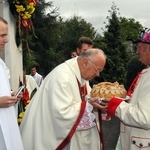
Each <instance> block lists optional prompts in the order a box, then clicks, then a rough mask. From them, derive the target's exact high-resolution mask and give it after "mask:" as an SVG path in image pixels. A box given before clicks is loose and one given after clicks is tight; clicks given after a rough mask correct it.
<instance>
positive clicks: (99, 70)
mask: <svg viewBox="0 0 150 150" xmlns="http://www.w3.org/2000/svg"><path fill="white" fill-rule="evenodd" d="M88 59H89V61H90V62H91V64H92V66H93V67H94V69H95V71H96V73H101V72H102V71H103V70H102V69H97V67H96V66H95V65H94V64H93V62H92V60H91V59H90V58H88Z"/></svg>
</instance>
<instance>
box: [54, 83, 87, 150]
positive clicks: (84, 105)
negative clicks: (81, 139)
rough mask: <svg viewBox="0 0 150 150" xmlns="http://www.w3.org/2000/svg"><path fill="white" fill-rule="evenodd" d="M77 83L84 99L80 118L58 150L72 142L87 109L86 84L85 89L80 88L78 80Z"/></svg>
mask: <svg viewBox="0 0 150 150" xmlns="http://www.w3.org/2000/svg"><path fill="white" fill-rule="evenodd" d="M77 82H78V86H79V91H80V96H81V99H82V103H81V109H80V112H79V116H78V118H77V120H76V122H75V123H74V125H73V127H72V129H71V130H70V132H69V134H68V135H67V137H66V138H65V139H64V140H63V141H62V143H61V144H60V145H59V146H58V147H57V148H56V150H62V149H63V148H65V147H66V145H67V144H68V143H69V142H70V140H71V138H72V136H73V134H74V133H75V131H76V128H77V126H78V124H79V122H80V120H81V118H82V116H83V113H84V110H85V107H86V101H85V95H87V88H86V84H85V85H84V86H83V87H80V84H79V81H78V80H77Z"/></svg>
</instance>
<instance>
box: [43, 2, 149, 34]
mask: <svg viewBox="0 0 150 150" xmlns="http://www.w3.org/2000/svg"><path fill="white" fill-rule="evenodd" d="M48 1H51V0H46V2H48ZM52 2H53V5H54V7H58V8H59V9H58V13H59V14H60V16H61V17H62V18H63V19H64V20H66V19H70V18H71V17H73V16H74V15H76V16H79V17H81V18H83V19H85V21H86V22H89V23H91V24H92V26H93V27H94V28H95V30H97V32H98V33H100V34H101V33H102V29H101V28H104V27H105V25H104V22H106V23H107V19H106V18H107V16H110V13H109V12H108V10H111V6H112V4H113V2H114V3H115V5H116V6H117V8H119V12H120V17H126V18H134V19H135V21H139V22H140V24H142V26H143V27H147V28H150V0H113V1H112V0H52Z"/></svg>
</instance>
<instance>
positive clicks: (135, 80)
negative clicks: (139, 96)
mask: <svg viewBox="0 0 150 150" xmlns="http://www.w3.org/2000/svg"><path fill="white" fill-rule="evenodd" d="M141 73H142V72H139V73H138V74H137V76H136V77H135V78H134V80H133V82H132V83H131V85H130V87H129V89H128V91H127V95H128V96H130V97H131V96H132V93H133V91H134V89H135V87H136V85H137V81H138V79H139V77H140V76H141Z"/></svg>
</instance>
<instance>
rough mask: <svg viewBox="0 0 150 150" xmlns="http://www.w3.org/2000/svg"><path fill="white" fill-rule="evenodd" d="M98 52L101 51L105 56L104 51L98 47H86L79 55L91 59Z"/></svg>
mask: <svg viewBox="0 0 150 150" xmlns="http://www.w3.org/2000/svg"><path fill="white" fill-rule="evenodd" d="M99 52H100V53H102V54H103V55H104V57H105V58H106V55H105V53H104V51H103V50H101V49H98V48H92V49H88V50H86V51H84V52H83V53H81V54H80V57H89V58H90V59H91V60H92V59H93V58H94V57H95V56H96V55H97V54H98V53H99Z"/></svg>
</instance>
